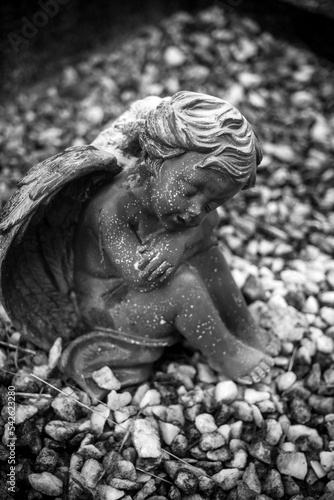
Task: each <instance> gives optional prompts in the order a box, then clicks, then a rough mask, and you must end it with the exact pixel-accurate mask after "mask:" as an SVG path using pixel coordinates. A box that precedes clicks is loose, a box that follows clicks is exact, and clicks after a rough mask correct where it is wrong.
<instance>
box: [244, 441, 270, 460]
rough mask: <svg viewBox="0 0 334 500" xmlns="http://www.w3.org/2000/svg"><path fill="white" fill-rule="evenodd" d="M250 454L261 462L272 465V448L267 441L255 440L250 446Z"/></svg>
mask: <svg viewBox="0 0 334 500" xmlns="http://www.w3.org/2000/svg"><path fill="white" fill-rule="evenodd" d="M249 453H250V455H252V457H254V458H257V459H258V460H260V462H263V463H265V464H269V465H270V464H271V446H270V445H269V444H268V443H266V442H265V441H262V440H261V439H255V440H254V441H253V442H252V443H251V444H250V445H249Z"/></svg>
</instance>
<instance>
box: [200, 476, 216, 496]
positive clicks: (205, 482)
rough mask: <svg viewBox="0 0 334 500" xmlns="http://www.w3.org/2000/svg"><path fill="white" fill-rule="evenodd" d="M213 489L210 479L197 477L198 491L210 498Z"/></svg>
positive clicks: (213, 484)
mask: <svg viewBox="0 0 334 500" xmlns="http://www.w3.org/2000/svg"><path fill="white" fill-rule="evenodd" d="M214 489H215V483H214V481H212V479H211V478H209V477H206V476H199V478H198V491H199V492H200V493H203V494H204V495H206V497H209V498H210V495H212V493H213V491H214Z"/></svg>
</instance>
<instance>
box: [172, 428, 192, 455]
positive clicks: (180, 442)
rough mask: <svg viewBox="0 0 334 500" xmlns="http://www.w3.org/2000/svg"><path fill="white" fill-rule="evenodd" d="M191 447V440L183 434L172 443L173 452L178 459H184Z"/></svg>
mask: <svg viewBox="0 0 334 500" xmlns="http://www.w3.org/2000/svg"><path fill="white" fill-rule="evenodd" d="M188 446H189V440H188V438H187V437H186V436H184V435H183V434H178V435H177V436H176V437H175V438H174V439H173V441H172V443H171V450H172V453H174V455H177V456H178V457H183V456H184V455H185V453H186V450H187V448H188Z"/></svg>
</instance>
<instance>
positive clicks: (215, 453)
mask: <svg viewBox="0 0 334 500" xmlns="http://www.w3.org/2000/svg"><path fill="white" fill-rule="evenodd" d="M206 456H207V458H208V459H209V460H212V461H214V462H217V461H220V462H226V461H227V460H230V459H231V452H230V451H229V449H228V448H227V447H226V446H222V447H221V448H218V449H217V450H210V451H208V452H207V454H206Z"/></svg>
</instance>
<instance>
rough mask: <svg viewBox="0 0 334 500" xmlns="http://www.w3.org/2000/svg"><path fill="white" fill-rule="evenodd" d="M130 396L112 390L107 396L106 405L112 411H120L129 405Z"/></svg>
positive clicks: (127, 393)
mask: <svg viewBox="0 0 334 500" xmlns="http://www.w3.org/2000/svg"><path fill="white" fill-rule="evenodd" d="M131 400H132V396H131V394H130V393H129V392H121V393H117V392H116V391H115V390H112V391H111V392H110V393H109V394H108V400H107V405H108V406H109V408H110V409H111V410H113V411H116V410H120V409H122V408H124V406H127V405H128V404H130V403H131Z"/></svg>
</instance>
